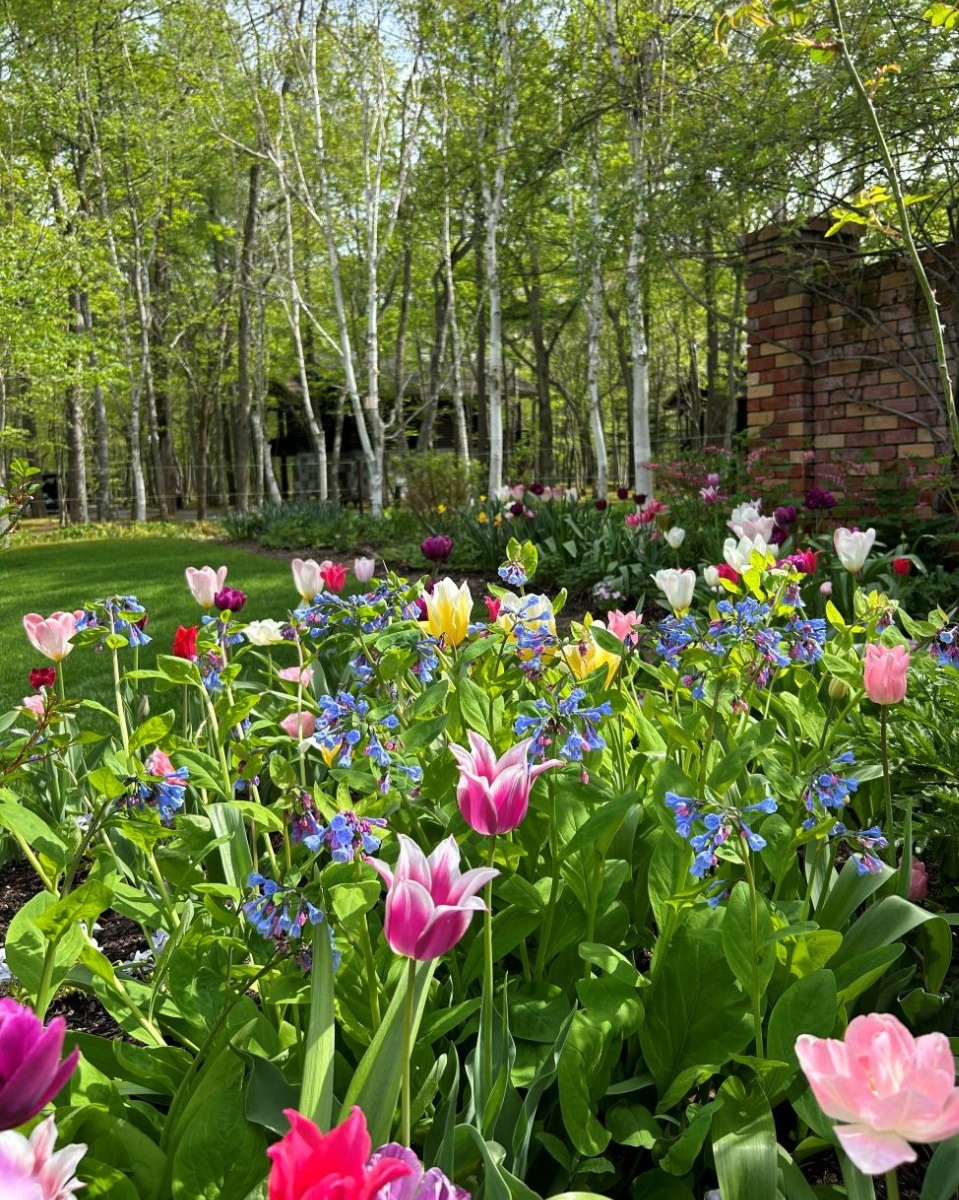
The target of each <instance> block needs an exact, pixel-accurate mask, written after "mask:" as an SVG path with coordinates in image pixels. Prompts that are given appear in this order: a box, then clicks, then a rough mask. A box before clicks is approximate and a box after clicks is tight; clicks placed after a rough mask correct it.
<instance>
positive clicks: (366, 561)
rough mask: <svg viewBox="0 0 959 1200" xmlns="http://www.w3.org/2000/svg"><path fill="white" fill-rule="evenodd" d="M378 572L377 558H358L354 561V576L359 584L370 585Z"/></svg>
mask: <svg viewBox="0 0 959 1200" xmlns="http://www.w3.org/2000/svg"><path fill="white" fill-rule="evenodd" d="M375 571H376V559H375V558H357V559H354V561H353V574H354V575H355V576H356V580H357V583H369V582H370V580H371V579H372V578H373V575H374V572H375Z"/></svg>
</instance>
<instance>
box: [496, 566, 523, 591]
mask: <svg viewBox="0 0 959 1200" xmlns="http://www.w3.org/2000/svg"><path fill="white" fill-rule="evenodd" d="M498 574H499V577H500V579H502V581H503V582H504V583H505V584H507V585H508V586H509V587H523V586H524V584H526V583H528V582H529V576H528V575H527V574H526V570H525V568H524V567H523V564H522V563H520V562H506V563H503V565H502V566H501V567H500V568H499V572H498Z"/></svg>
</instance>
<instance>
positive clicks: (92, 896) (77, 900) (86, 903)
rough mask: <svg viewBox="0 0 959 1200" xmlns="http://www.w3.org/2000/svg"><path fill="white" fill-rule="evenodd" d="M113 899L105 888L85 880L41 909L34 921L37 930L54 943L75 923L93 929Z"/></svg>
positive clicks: (92, 880) (92, 881) (91, 880)
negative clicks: (53, 902) (83, 924)
mask: <svg viewBox="0 0 959 1200" xmlns="http://www.w3.org/2000/svg"><path fill="white" fill-rule="evenodd" d="M112 900H113V892H112V891H111V890H110V889H109V888H108V887H105V886H104V885H103V884H102V883H100V882H98V881H97V880H95V879H87V880H86V881H85V882H84V883H81V884H80V886H79V887H77V888H74V890H73V891H72V892H68V893H67V894H66V895H65V896H63V897H61V898H60V899H59V900H58V901H57V902H56V903H55V904H51V905H50V906H49V908H46V909H44V911H43V912H42V913H40V914H39V915H38V916H37V918H36V921H37V928H38V929H39V930H41V931H42V932H43V933H45V934H46V935H47V937H49V938H51V939H52V940H53V941H58V940H59V939H60V938H62V937H63V935H64V934H65V933H66V932H67V931H68V930H70V929H73V928H74V927H75V925H76V923H77V921H83V922H85V923H86V926H87V929H92V928H93V924H94V922H95V921H96V919H97V918H98V917H99V916H100V914H101V913H103V912H105V911H106V910H107V909H108V908H109V907H110V902H111V901H112Z"/></svg>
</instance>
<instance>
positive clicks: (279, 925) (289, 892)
mask: <svg viewBox="0 0 959 1200" xmlns="http://www.w3.org/2000/svg"><path fill="white" fill-rule="evenodd" d="M247 886H249V887H251V888H254V889H255V890H254V894H253V896H252V897H251V898H250V899H249V900H247V901H245V903H244V904H243V905H242V907H241V912H242V913H243V915H244V917H246V919H247V921H249V923H250V924H251V925H252V926H253V928H254V929H255V930H256V931H257V933H258V934H259V935H260V937H263V938H267V939H270V940H272V941H274V942H281V941H283V940H285V939H286V938H298V937H300V936H301V934H302V932H303V927H304V925H307V924H309V925H320V924H322V923H323V921H325V920H326V917H325V915H324V913H323V910H322V909H321V908H316V907H315V906H314V905H312V904H311V903H310V902H309V900H307V899H306V898H305V897H304V896H301V895H300V894H299V892H297V891H294V889H293V888H285V887H283V886H282V885H281V884H279V883H277V882H276V880H275V879H269V878H267V876H265V875H261V874H260V873H259V871H253V872H252V873H251V875H250V877H249V878H248V879H247Z"/></svg>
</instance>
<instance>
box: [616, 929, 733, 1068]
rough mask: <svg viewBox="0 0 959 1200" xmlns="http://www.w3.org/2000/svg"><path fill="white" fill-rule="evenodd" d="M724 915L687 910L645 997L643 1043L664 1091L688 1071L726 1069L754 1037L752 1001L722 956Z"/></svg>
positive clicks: (659, 961) (648, 1060) (647, 1057)
mask: <svg viewBox="0 0 959 1200" xmlns="http://www.w3.org/2000/svg"><path fill="white" fill-rule="evenodd" d="M724 916H725V914H724V913H723V912H722V910H717V909H712V908H708V907H706V906H703V907H701V908H696V909H689V910H687V911H685V912H683V913H682V914H681V915H680V916H679V918H678V919H677V924H676V929H675V931H674V932H673V934H672V937H671V939H670V942H669V949H668V952H667V953H665V954H664V955H662V957H661V958H659V960H658V961H657V963H656V967H655V970H654V972H653V981H652V985H651V986H650V987H649V988H648V989H647V990H646V991H645V992H644V993H643V1002H644V1004H645V1007H646V1020H645V1021H644V1022H643V1026H642V1028H641V1030H640V1034H639V1038H640V1045H641V1047H642V1051H643V1057H644V1058H645V1061H646V1065H647V1066H648V1067H649V1069H650V1071H651V1072H652V1074H653V1077H654V1078H655V1079H656V1082H657V1084H658V1085H659V1088H660V1091H664V1090H665V1089H666V1087H667V1085H668V1084H669V1083H670V1082H671V1081H672V1080H673V1079H675V1078H676V1077H677V1076H678V1075H680V1074H681V1073H682V1072H683V1071H685V1070H687V1069H689V1068H693V1067H696V1066H698V1065H699V1064H705V1063H711V1064H714V1065H716V1066H722V1064H723V1063H725V1062H728V1061H729V1059H730V1058H731V1057H732V1055H734V1054H738V1053H739V1052H740V1051H741V1050H743V1049H745V1047H746V1046H747V1045H748V1044H749V1041H750V1040H751V1038H752V1036H753V1026H752V1017H751V1015H750V1013H749V1001H748V999H747V998H746V996H745V994H744V993H743V991H742V990H741V988H740V987H739V986H738V985H737V983H736V980H735V978H734V976H733V973H732V971H731V970H730V968H729V964H728V963H727V962H726V957H725V954H724V952H723V945H722V923H723V917H724Z"/></svg>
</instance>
